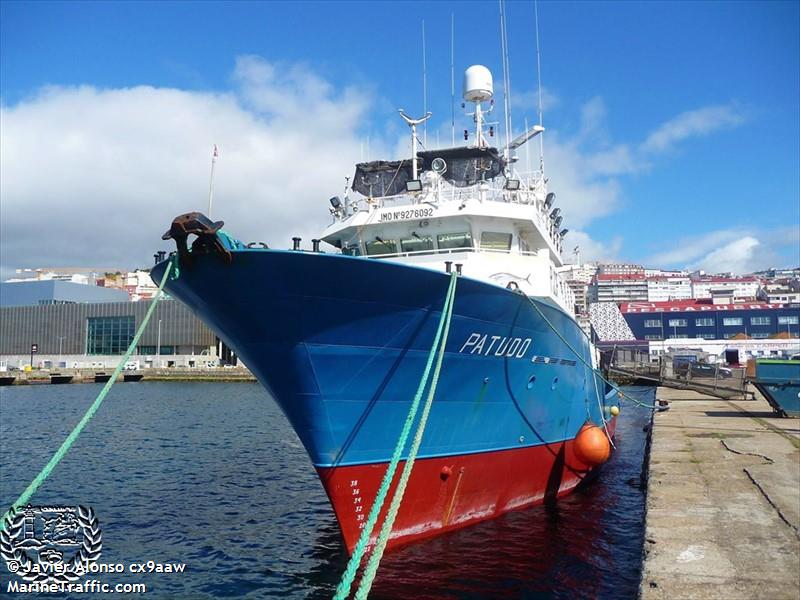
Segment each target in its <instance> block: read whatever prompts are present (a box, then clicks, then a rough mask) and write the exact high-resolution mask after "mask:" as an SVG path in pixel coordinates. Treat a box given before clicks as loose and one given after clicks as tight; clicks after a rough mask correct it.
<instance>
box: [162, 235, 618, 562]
mask: <svg viewBox="0 0 800 600" xmlns="http://www.w3.org/2000/svg"><path fill="white" fill-rule="evenodd" d="M232 254H233V260H232V262H231V264H229V265H228V264H225V263H224V262H223V261H222V260H220V257H219V256H217V255H214V254H209V255H199V256H194V257H193V259H194V260H193V263H194V264H193V266H192V267H187V266H183V267H182V268H181V271H180V277H179V278H178V279H176V280H172V281H169V282H168V283H167V285H166V289H167V291H168V292H169V293H170V294H171V295H172V296H174V297H176V298H178V299H180V300H181V301H183V302H184V303H186V304H187V305H189V306H190V307H191V308H192V309H193V310H194V311H195V312H196V313H197V315H198V316H199V317H200V318H202V319H203V320H204V321H205V322H206V323H207V324H208V325H209V326H210V327H211V328H212V329H213V330H214V331H215V332H217V334H218V335H219V337H220V338H221V339H222V340H224V341H225V343H226V344H228V345H229V346H230V347H231V348H233V349H234V350H235V351H236V353H237V354H238V355H239V356H240V357H241V359H242V360H243V361H244V362H245V364H246V365H247V366H248V367H249V368H250V370H251V371H252V372H253V373H254V374H255V375H256V377H257V378H258V379H259V381H260V382H261V383H262V384H263V385H264V386H265V387H266V388H267V390H268V391H269V393H270V394H271V395H272V397H273V398H274V399H275V400H276V401H277V402H278V404H279V405H280V407H281V409H282V410H283V412H284V413H285V414H286V416H287V418H288V419H289V421H290V422H291V424H292V426H293V427H294V429H295V431H296V432H297V435H298V436H299V438H300V440H301V441H302V443H303V445H304V446H305V448H306V450H307V452H308V454H309V456H310V458H311V461H312V462H313V464H314V465H315V467H316V468H317V470H318V472H319V473H320V477H321V478H322V481H323V484H324V485H325V487H326V490H327V491H328V494H329V496H330V497H331V501H332V503H333V504H334V509H335V510H336V513H337V517H338V518H339V521H340V524H341V525H342V531H343V533H344V535H345V540H346V542H347V544H348V546H349V547H350V546H352V544H351V541H354V539H355V537H357V533H358V526H359V523H358V522H357V519H358V518H359V517H358V515H357V514H352V515H351V514H350V513H351V512H352V511H351V510H349V508H347V509H346V508H345V507H344V506H343V505H342V502H345V503H349V502H350V500H351V499H352V498H351V497H350V489H343V488H342V486H345V487H347V486H350V487H353V488H354V489H357V491H358V492H359V494H358V497H359V500H361V497H364V498H365V502H367V503H369V502H371V498H372V497H374V493H375V490H377V485H378V483H379V480H380V476H382V473H383V471H384V470H385V463H387V462H388V460H389V459H390V457H391V454H392V451H393V449H394V447H395V444H396V442H397V438H398V435H399V433H400V430H401V428H402V425H403V422H404V420H405V418H406V415H407V413H408V410H409V407H410V402H411V400H412V399H413V397H414V394H415V392H416V389H417V386H418V385H419V381H420V378H421V376H422V373H423V370H424V366H425V362H426V360H427V357H428V353H429V351H430V348H431V345H432V342H433V339H434V335H435V331H436V327H437V325H438V323H439V320H440V317H441V309H442V305H443V303H444V298H445V295H446V292H447V288H448V283H449V275H448V274H446V273H443V272H435V271H431V270H427V269H421V268H416V267H411V266H407V265H402V264H397V263H391V262H387V261H379V260H371V259H364V258H356V257H348V256H342V255H329V254H323V253H310V252H296V251H275V250H249V249H248V250H243V249H242V250H234V251H233V253H232ZM164 266H165V263H162V264H160V265H158V266H157V267H156V268H155V269H154V274H153V277H154V278H156V279H159V278H160V277H161V275H162V273H163V269H164ZM531 302H535V303H536V306H537V307H538V311H537V310H536V308H534V306H533V305H532V304H531ZM539 311H541V313H542V314H543V315H544V316H545V317H546V318H547V320H548V321H549V322H550V324H548V323H547V322H546V321H545V320H544V319H543V318H542V316H541V315H540V314H539ZM565 341H566V343H565ZM567 344H569V346H571V347H572V348H573V349H575V351H577V353H578V354H579V355H580V356H576V353H575V352H573V350H572V349H570V348H569V347H568V346H567ZM583 361H585V363H587V364H591V349H590V345H589V342H588V339H587V338H586V336H585V335H584V334H583V332H582V331H581V330H580V329H579V327H578V325H577V324H576V322H575V321H574V320H573V319H572V318H571V317H570V316H569V315H567V314H565V313H564V312H563V311H562V310H561V309H560V308H559V307H557V306H555V305H553V304H551V303H550V302H549V301H547V300H535V299H533V300H529V299H528V298H526V297H525V296H523V295H521V294H518V293H514V292H512V291H509V290H506V289H503V288H500V287H497V286H493V285H489V284H486V283H483V282H480V281H476V280H472V279H469V278H466V277H460V278H459V280H458V285H457V290H456V296H455V303H454V308H453V317H452V322H451V326H450V335H449V338H448V342H447V345H446V352H445V358H444V362H443V366H442V372H441V377H440V380H439V387H438V391H437V394H436V398H435V400H434V403H433V405H432V410H431V414H430V418H429V421H428V425H427V428H426V430H425V436H424V438H423V441H422V446H421V448H420V452H419V460H420V464H422V465H425V464H426V461H428V463H427V464H428V470H429V471H430V473H438V472H439V471H438V470H439V469H441V472H442V474H443V475H442V477H443V480H444V479H446V478H445V477H444V474H445V473H447V474H449V473H450V472H451V470H452V469H451V466H452V465H454V464H456V463H454V462H453V461H454V460H456V459H457V460H462V461H466V462H464V463H463V465H466V464H467V463H469V465H470V467H469V468H470V469H472V471H473V472H475V471H476V470H479V469H484V470H485V471H486V473H485V475H484V476H483V478H484V480H486V483H487V485H488V486H489V487H491V488H497V487H504V486H505V485H508V488H509V489H516V488H515V487H514V486H515V485H516V482H515V481H513V479H514V477H516V476H524V477H525V478H527V479H525V480H524V481H523V483H524V484H525V485H527V486H528V487H530V490H527V489H525V491H524V493H523V492H522V491H515V493H514V494H513V496H514V497H513V498H510V497H509V498H508V499H507V501H505V500H503V502H500V501H499V500H498V498H505V497H504V496H503V493H504V490H503V489H489V490H486V493H485V494H482V493H477V492H476V494H475V495H474V497H473V498H471V500H470V501H469V502H455V500H453V501H452V502H451V503H450V504H452V506H450V505H449V504H448V502H449V501H448V502H444V501H442V502H444V504H445V505H446V506H445V508H444V509H442V511H441V512H442V517H441V518H440V519H439V521H438V522H436V523H431V522H430V520H431V517H430V516H429V515H427V516H424V517H422V516H420V517H419V518H415V516H414V515H409V514H407V515H406V525H407V526H406V527H405V531H406V536H405V537H418V536H419V535H421V534H420V531H422V530H424V531H425V532H427V534H430V532H431V531H435V530H438V529H444V528H446V527H447V526H448V525H449V524H451V523H452V524H456V523H466V522H471V521H472V520H475V518H486V514H488V516H494V515H495V514H498V513H499V512H503V511H504V510H506V509H508V508H507V507H516V506H522V505H528V504H531V503H535V502H539V501H542V500H543V499H544V497H545V495H546V493H550V492H552V493H553V494H555V495H559V494H561V493H564V492H565V491H567V490H569V489H571V488H572V487H574V486H575V485H577V483H578V482H579V481H580V480H581V479H582V478H583V477H584V476H585V475H586V474H587V473H588V471H589V468H588V467H587V466H586V465H583V464H581V463H580V462H579V461H577V460H576V459H575V458H574V455H573V452H572V450H571V448H570V443H571V440H573V439H574V438H575V435H576V433H577V432H578V430H579V429H580V428H581V426H583V425H584V423H585V422H586V421H587V420H591V421H593V422H594V423H598V424H601V423H602V422H603V420H604V418H605V419H606V420H608V419H609V418H610V415H609V414H608V411H609V409H610V407H611V406H612V405H618V402H617V399H616V394H615V392H614V391H613V390H610V391H609V390H606V389H605V387H604V384H603V382H602V380H600V378H599V377H596V376H595V375H594V374H593V372H592V370H591V368H589V367H587V366H586V364H585V363H584V362H583ZM540 455H541V456H544V458H543V459H541V458H536V457H538V456H540ZM484 458H486V460H484ZM492 461H502V464H503V465H505V466H504V467H503V468H511V467H510V465H515V464H519V465H522V467H523V469H522V472H521V473H517V474H516V475H512V474H509V475H508V479H507V480H505V482H504V481H499V482H490V481H488V480H487V477H489V475H490V473H491V472H492V469H493V467H492V464H493V463H492ZM531 461H533V462H534V463H536V462H541V464H531ZM459 464H460V463H459ZM495 464H499V463H495ZM463 465H462V466H461V467H460V468H461V469H462V471H461V472H462V473H463V470H464V468H466V467H464V466H463ZM425 469H426V467H424V466H423V467H421V468H420V471H421V472H424V471H425ZM554 469H558V470H559V476H558V478H557V481H556V483H555V490H550V492H548V491H547V490H545V489H544V488H545V487H546V486H547V485H549V486H551V487H552V485H553V477H554V476H553V473H554ZM416 473H417V470H416V469H415V475H414V476H412V481H411V483H410V487H409V492H408V493H409V494H412V495H413V493H414V489H415V487H418V486H415V482H414V479H415V477H416ZM563 475H566V476H563ZM420 477H421V476H420ZM359 480H360V481H361V483H360V484H357V485H356V486H353V485H352V482H357V481H359ZM528 480H530V481H531V482H533V481H536V482H538V483H536V484H535V485H534V484H533V483H525V482H527V481H528ZM373 481H374V483H373ZM436 481H437V482H439V478H438V477H437V478H436ZM458 481H459V483H458V485H456V489H455V491H453V490H451V492H452V493H453V494H454V496H453V497H454V498H455V495H456V494H458V493H459V492H458V488H459V486H460V485H461V477H459V479H458ZM542 481H544V483H542ZM345 482H346V483H345ZM451 484H452V482H451ZM419 487H420V490H421V486H419ZM523 487H524V486H523ZM373 488H374V489H373ZM442 493H444V492H442ZM419 494H420V495H422V494H423V492H422V491H419ZM487 494H488V495H487ZM412 497H413V496H412ZM481 498H483V499H481ZM486 498H489V500H486ZM419 500H423V499H422V498H419ZM435 501H436V499H435V498H434V499H433V500H431V502H435ZM487 503H488V504H487ZM498 503H499V504H498ZM459 505H460V509H459ZM481 506H483V509H482V508H481ZM486 506H491V507H493V508H491V510H489V509H486ZM367 508H368V504H367ZM487 510H489V513H487V512H486V511H487ZM417 513H418V515H422V514H423V513H425V510H424V509H422V508H420V509H418V510H417ZM473 514H474V515H477V516H475V518H472V517H470V515H473ZM402 516H403V515H402V514H401V517H402ZM362 518H363V517H362ZM437 518H438V517H437ZM402 521H403V519H400V521H399V522H402ZM422 521H424V523H423V522H422ZM420 528H421V529H420ZM399 537H403V534H402V533H401V534H400V535H398V538H399Z"/></svg>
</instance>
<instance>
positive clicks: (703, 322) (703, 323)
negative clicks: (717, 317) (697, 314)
mask: <svg viewBox="0 0 800 600" xmlns="http://www.w3.org/2000/svg"><path fill="white" fill-rule="evenodd" d="M694 324H695V325H696V326H697V327H713V326H714V319H710V318H705V319H695V320H694Z"/></svg>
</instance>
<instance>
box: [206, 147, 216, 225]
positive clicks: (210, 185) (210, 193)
mask: <svg viewBox="0 0 800 600" xmlns="http://www.w3.org/2000/svg"><path fill="white" fill-rule="evenodd" d="M218 155H219V152H218V151H217V145H216V144H214V153H213V154H212V155H211V180H210V181H209V183H208V214H207V215H206V216H207V217H208V218H209V219H210V218H211V201H212V200H213V199H214V165H215V164H216V163H217V156H218Z"/></svg>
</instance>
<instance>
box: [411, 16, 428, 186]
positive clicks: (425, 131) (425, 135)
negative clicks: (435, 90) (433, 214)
mask: <svg viewBox="0 0 800 600" xmlns="http://www.w3.org/2000/svg"><path fill="white" fill-rule="evenodd" d="M422 112H423V113H425V114H428V67H427V64H426V60H425V19H423V20H422ZM422 145H423V146H425V148H427V147H428V123H427V119H426V120H425V123H424V124H423V126H422ZM414 179H416V176H415V177H414Z"/></svg>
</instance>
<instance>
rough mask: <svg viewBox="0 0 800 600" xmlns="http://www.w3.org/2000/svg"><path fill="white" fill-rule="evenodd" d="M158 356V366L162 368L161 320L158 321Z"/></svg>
mask: <svg viewBox="0 0 800 600" xmlns="http://www.w3.org/2000/svg"><path fill="white" fill-rule="evenodd" d="M156 356H158V366H159V367H160V366H161V319H159V320H158V339H157V341H156Z"/></svg>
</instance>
